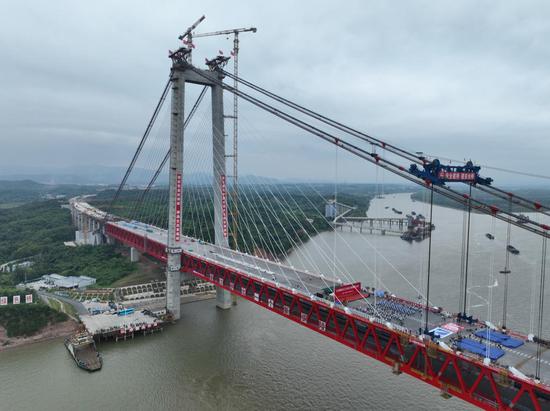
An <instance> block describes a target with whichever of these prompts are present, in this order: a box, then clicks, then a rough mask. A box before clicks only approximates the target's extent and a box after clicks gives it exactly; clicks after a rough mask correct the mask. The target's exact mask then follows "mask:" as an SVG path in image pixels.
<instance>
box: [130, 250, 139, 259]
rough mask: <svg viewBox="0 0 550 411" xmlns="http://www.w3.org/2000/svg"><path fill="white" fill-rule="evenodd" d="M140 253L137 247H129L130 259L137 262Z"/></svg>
mask: <svg viewBox="0 0 550 411" xmlns="http://www.w3.org/2000/svg"><path fill="white" fill-rule="evenodd" d="M139 257H140V253H139V251H138V249H137V248H134V247H130V261H131V262H133V263H137V262H138V261H139Z"/></svg>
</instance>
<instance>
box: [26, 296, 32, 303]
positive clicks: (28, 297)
mask: <svg viewBox="0 0 550 411" xmlns="http://www.w3.org/2000/svg"><path fill="white" fill-rule="evenodd" d="M25 303H26V304H32V294H27V295H26V296H25Z"/></svg>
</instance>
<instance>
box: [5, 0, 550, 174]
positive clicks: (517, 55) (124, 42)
mask: <svg viewBox="0 0 550 411" xmlns="http://www.w3.org/2000/svg"><path fill="white" fill-rule="evenodd" d="M0 6H1V10H2V13H1V14H0V55H1V56H2V58H1V64H0V130H1V131H0V163H1V167H0V173H1V172H2V171H3V172H5V170H6V169H9V168H13V169H17V170H21V169H25V168H28V169H31V168H35V169H36V168H37V167H38V168H43V169H49V168H52V169H53V168H59V167H78V166H81V165H102V166H113V167H124V166H126V165H127V164H128V163H129V161H130V159H131V156H132V155H133V152H134V150H135V147H136V146H137V143H138V141H139V139H140V138H141V135H142V134H143V131H144V129H145V127H146V125H147V122H148V119H149V117H150V115H151V113H152V111H153V108H154V106H155V104H156V102H157V100H158V98H159V96H160V93H161V91H162V88H163V86H164V83H165V82H166V79H167V77H168V73H169V68H170V60H169V59H168V57H167V51H168V49H173V48H175V47H177V45H178V44H179V43H178V41H177V36H178V35H179V34H180V33H182V32H183V31H184V30H185V29H186V28H187V27H188V26H189V25H190V24H191V23H192V22H194V21H195V20H196V19H197V18H198V17H199V16H201V15H202V14H204V15H206V20H205V21H204V22H203V23H202V24H201V25H200V26H199V29H197V32H204V31H214V30H221V29H229V28H234V27H248V26H255V27H257V28H258V31H257V33H255V34H251V33H245V34H242V35H241V46H242V48H241V54H240V64H239V66H240V75H241V76H242V77H243V78H246V79H248V80H250V81H253V82H255V83H257V84H259V85H261V86H263V87H265V88H267V89H269V90H272V91H274V92H277V93H278V94H280V95H282V96H285V97H287V98H289V99H291V100H294V101H296V102H298V103H300V104H302V105H304V106H307V107H309V108H312V109H314V110H315V111H318V112H321V113H323V114H325V115H327V116H329V117H331V118H334V119H336V120H338V121H341V122H343V123H346V124H349V125H350V126H353V127H355V128H358V129H360V130H362V131H365V132H368V133H369V134H371V135H374V136H376V137H379V138H381V139H384V140H386V141H388V142H391V143H393V144H395V145H398V146H402V147H403V148H406V149H409V150H411V151H422V152H424V153H428V154H434V155H437V156H442V157H446V158H452V159H459V160H461V159H473V160H475V161H477V162H478V163H480V164H487V165H491V166H495V167H502V168H509V169H513V170H522V171H527V172H532V173H539V174H545V175H550V164H549V161H548V154H549V153H550V135H549V130H550V43H549V42H548V39H549V38H550V3H549V2H546V1H540V2H533V1H521V2H517V1H498V2H496V1H460V2H457V1H446V0H438V1H391V2H389V1H381V0H380V1H372V0H363V1H345V2H334V1H330V2H329V1H319V0H317V1H299V2H298V1H277V2H262V3H261V7H260V6H259V3H258V2H254V1H232V2H228V1H201V2H189V1H181V0H180V1H168V0H164V1H156V2H151V1H137V0H132V1H93V2H75V1H65V0H61V1H49V2H44V1H18V2H13V1H7V0H0ZM195 44H196V46H197V48H196V50H195V55H194V58H193V61H194V63H195V64H197V65H198V66H199V67H202V64H203V63H202V62H203V60H204V57H212V56H214V55H215V54H217V50H219V49H221V50H222V51H225V53H226V54H227V53H228V52H229V51H230V49H231V41H230V40H228V39H226V38H225V37H217V38H210V39H204V40H199V39H197V40H196V42H195ZM227 102H229V100H228V99H227ZM241 107H242V111H241V112H242V117H243V119H242V122H241V123H242V124H243V138H242V144H241V146H240V156H241V159H242V164H243V168H244V170H243V171H244V172H245V173H250V174H257V175H264V176H271V177H284V178H296V179H300V178H304V179H312V180H315V179H319V180H322V179H330V178H332V177H331V176H334V175H335V174H337V175H339V178H341V179H342V180H349V181H356V182H360V181H367V180H368V181H372V179H373V178H374V172H373V171H372V167H370V169H369V167H368V166H366V165H364V164H363V163H361V164H360V163H359V162H358V160H355V159H352V158H349V156H347V157H346V155H344V154H342V155H340V154H338V155H337V154H335V152H334V150H333V148H331V147H326V145H324V143H321V142H319V141H316V140H315V138H314V137H311V136H307V135H305V134H304V133H303V132H299V131H297V130H294V129H292V128H291V127H290V126H288V125H286V124H283V123H282V122H281V121H275V120H273V119H270V118H269V116H268V115H266V114H265V113H261V112H259V111H258V110H257V109H253V108H252V107H249V106H247V105H246V104H245V103H243V104H242V105H241ZM258 136H261V137H258ZM485 174H486V175H491V174H492V172H487V173H485ZM499 176H500V178H501V180H500V181H506V182H519V181H521V180H520V179H519V177H517V176H514V175H512V174H502V175H499ZM0 177H1V174H0ZM388 181H391V178H390V177H388Z"/></svg>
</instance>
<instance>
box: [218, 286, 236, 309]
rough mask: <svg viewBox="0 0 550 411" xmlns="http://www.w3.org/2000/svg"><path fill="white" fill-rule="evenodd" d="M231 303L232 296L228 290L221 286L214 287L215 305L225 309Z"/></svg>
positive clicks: (229, 306)
mask: <svg viewBox="0 0 550 411" xmlns="http://www.w3.org/2000/svg"><path fill="white" fill-rule="evenodd" d="M232 305H233V298H232V295H231V293H230V292H229V291H227V290H224V289H223V288H219V287H218V288H216V307H218V308H221V309H222V310H227V309H228V308H231V306H232Z"/></svg>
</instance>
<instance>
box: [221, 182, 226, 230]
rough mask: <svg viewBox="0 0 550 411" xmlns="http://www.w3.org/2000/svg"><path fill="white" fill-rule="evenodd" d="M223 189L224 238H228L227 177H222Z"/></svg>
mask: <svg viewBox="0 0 550 411" xmlns="http://www.w3.org/2000/svg"><path fill="white" fill-rule="evenodd" d="M221 188H222V227H223V236H224V237H225V238H227V187H226V184H225V175H224V174H222V175H221Z"/></svg>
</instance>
